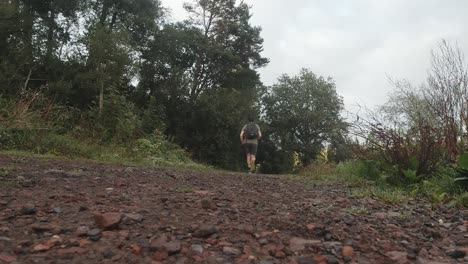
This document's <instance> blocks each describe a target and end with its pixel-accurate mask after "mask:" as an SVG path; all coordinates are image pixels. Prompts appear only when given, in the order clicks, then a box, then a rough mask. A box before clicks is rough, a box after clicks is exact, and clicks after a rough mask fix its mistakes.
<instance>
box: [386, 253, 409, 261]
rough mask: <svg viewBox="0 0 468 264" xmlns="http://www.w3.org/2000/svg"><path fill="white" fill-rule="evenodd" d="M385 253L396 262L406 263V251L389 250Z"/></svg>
mask: <svg viewBox="0 0 468 264" xmlns="http://www.w3.org/2000/svg"><path fill="white" fill-rule="evenodd" d="M385 255H386V256H387V257H388V258H389V259H391V260H393V261H395V262H396V263H406V262H407V260H406V259H407V258H408V253H406V252H402V251H390V252H387V253H386V254H385Z"/></svg>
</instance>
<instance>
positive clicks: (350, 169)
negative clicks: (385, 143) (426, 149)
mask: <svg viewBox="0 0 468 264" xmlns="http://www.w3.org/2000/svg"><path fill="white" fill-rule="evenodd" d="M391 173H392V171H391V170H390V171H385V170H383V169H382V168H381V167H379V166H378V163H377V162H375V161H363V160H355V161H349V162H344V163H340V164H327V163H315V164H312V165H311V166H309V167H307V168H305V169H303V170H302V171H301V172H300V173H299V175H298V176H299V177H300V178H302V179H308V180H311V181H316V182H323V183H342V184H347V185H348V186H350V187H352V188H353V189H352V192H351V194H352V195H353V196H356V197H372V198H376V199H379V200H383V201H386V202H392V203H401V202H405V201H408V200H409V199H411V198H417V197H424V198H426V199H429V200H430V201H431V202H433V203H444V204H447V205H449V206H465V207H466V206H468V193H466V192H465V191H464V190H463V188H461V186H459V185H458V184H457V183H456V182H455V181H454V179H455V177H456V175H457V172H456V169H454V168H452V167H446V166H440V167H439V169H438V170H437V171H436V173H434V174H433V175H431V177H428V178H427V179H426V180H424V181H421V182H416V181H415V182H412V183H411V184H405V185H404V184H393V183H394V179H395V178H394V177H393V175H391ZM388 179H392V181H389V180H388Z"/></svg>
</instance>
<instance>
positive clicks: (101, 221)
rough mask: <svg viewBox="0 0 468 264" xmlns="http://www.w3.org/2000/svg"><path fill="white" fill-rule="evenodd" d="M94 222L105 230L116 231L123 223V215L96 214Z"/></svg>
mask: <svg viewBox="0 0 468 264" xmlns="http://www.w3.org/2000/svg"><path fill="white" fill-rule="evenodd" d="M94 220H95V221H96V225H97V226H98V227H99V228H101V229H103V230H110V229H115V228H117V227H118V226H119V224H120V222H121V221H122V214H121V213H104V214H100V213H95V214H94Z"/></svg>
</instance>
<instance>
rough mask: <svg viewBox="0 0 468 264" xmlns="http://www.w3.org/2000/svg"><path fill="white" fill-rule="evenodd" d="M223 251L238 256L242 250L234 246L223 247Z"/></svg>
mask: <svg viewBox="0 0 468 264" xmlns="http://www.w3.org/2000/svg"><path fill="white" fill-rule="evenodd" d="M223 253H224V254H226V255H231V256H240V255H241V254H242V252H241V251H240V250H239V249H237V248H234V247H227V246H225V247H223Z"/></svg>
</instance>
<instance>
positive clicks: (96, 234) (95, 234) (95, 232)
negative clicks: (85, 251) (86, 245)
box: [88, 228, 102, 242]
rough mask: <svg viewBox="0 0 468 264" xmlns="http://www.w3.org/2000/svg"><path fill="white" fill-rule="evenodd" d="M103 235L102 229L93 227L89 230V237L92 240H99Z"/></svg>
mask: <svg viewBox="0 0 468 264" xmlns="http://www.w3.org/2000/svg"><path fill="white" fill-rule="evenodd" d="M101 237H102V233H101V230H99V229H97V228H95V229H91V230H89V231H88V238H89V240H91V241H94V242H96V241H99V240H100V239H101Z"/></svg>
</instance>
